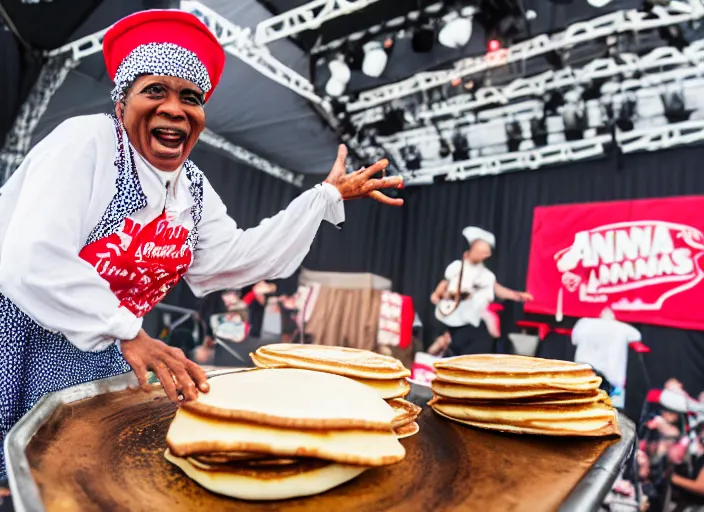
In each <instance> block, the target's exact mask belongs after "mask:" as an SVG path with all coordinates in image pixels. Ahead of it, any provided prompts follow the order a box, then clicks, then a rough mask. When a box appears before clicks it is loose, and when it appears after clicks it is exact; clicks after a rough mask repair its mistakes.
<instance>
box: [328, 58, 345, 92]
mask: <svg viewBox="0 0 704 512" xmlns="http://www.w3.org/2000/svg"><path fill="white" fill-rule="evenodd" d="M343 59H344V57H343V56H342V55H338V57H337V58H335V59H334V60H332V61H330V63H329V64H328V69H329V70H330V80H328V83H327V84H325V92H326V93H327V95H328V96H332V97H337V96H342V94H343V93H344V92H345V88H346V87H347V84H348V83H349V81H350V78H351V77H352V72H351V71H350V68H349V66H347V64H346V63H345V62H344V60H343Z"/></svg>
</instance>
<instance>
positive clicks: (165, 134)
mask: <svg viewBox="0 0 704 512" xmlns="http://www.w3.org/2000/svg"><path fill="white" fill-rule="evenodd" d="M115 114H116V115H117V118H118V119H119V120H120V121H122V124H123V125H124V127H125V129H126V130H127V133H129V134H130V142H131V143H132V146H133V147H134V148H135V150H136V151H137V152H138V153H139V154H141V155H143V156H144V157H145V158H146V159H147V160H149V161H150V162H153V163H154V165H156V166H157V167H158V168H160V169H163V170H165V171H173V170H176V169H177V168H178V167H179V166H180V165H181V164H182V163H183V160H184V159H185V156H186V155H188V154H189V153H190V152H191V150H192V149H193V146H195V144H196V142H197V141H198V137H199V135H200V134H201V132H202V131H203V128H205V110H204V109H203V91H201V90H200V89H198V88H197V87H195V86H194V85H193V83H191V82H189V81H188V80H184V79H183V78H177V77H168V76H151V75H143V76H140V77H139V78H137V79H136V80H135V81H134V83H133V84H132V85H131V86H130V87H129V88H128V89H127V91H125V93H124V98H123V99H121V100H120V101H119V102H118V103H117V104H116V105H115Z"/></svg>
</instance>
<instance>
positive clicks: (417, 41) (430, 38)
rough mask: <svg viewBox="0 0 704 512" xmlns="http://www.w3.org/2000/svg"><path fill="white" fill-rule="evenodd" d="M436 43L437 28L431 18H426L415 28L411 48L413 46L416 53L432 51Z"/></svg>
mask: <svg viewBox="0 0 704 512" xmlns="http://www.w3.org/2000/svg"><path fill="white" fill-rule="evenodd" d="M434 45H435V28H434V26H433V24H432V22H431V21H430V20H425V21H424V22H421V23H420V25H419V26H418V27H417V28H416V29H415V30H413V37H412V38H411V48H413V51H414V52H416V53H428V52H430V51H432V49H433V46H434Z"/></svg>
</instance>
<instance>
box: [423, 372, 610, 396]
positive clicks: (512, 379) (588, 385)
mask: <svg viewBox="0 0 704 512" xmlns="http://www.w3.org/2000/svg"><path fill="white" fill-rule="evenodd" d="M434 380H438V381H441V382H447V383H450V384H460V385H466V386H470V387H472V388H485V389H486V388H488V389H494V390H503V391H508V390H512V389H518V390H535V391H539V390H560V391H573V392H588V391H593V390H596V389H598V388H599V386H600V385H601V377H597V376H595V375H594V374H592V375H591V376H581V375H580V376H575V377H573V378H571V377H563V376H561V375H548V374H542V375H533V376H523V375H507V374H506V375H505V374H497V375H488V374H487V375H478V374H470V373H467V372H462V371H457V370H438V371H437V373H436V377H435V379H434Z"/></svg>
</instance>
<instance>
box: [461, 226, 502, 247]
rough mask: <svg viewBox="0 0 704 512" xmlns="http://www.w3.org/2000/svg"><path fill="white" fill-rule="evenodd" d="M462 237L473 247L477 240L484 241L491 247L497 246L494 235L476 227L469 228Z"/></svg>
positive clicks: (464, 230) (463, 231)
mask: <svg viewBox="0 0 704 512" xmlns="http://www.w3.org/2000/svg"><path fill="white" fill-rule="evenodd" d="M462 235H463V236H464V237H465V238H466V239H467V243H468V244H469V245H472V244H473V243H474V242H476V241H477V240H483V241H484V242H486V243H488V244H489V245H490V246H491V247H494V246H495V245H496V237H494V234H493V233H489V232H488V231H486V230H484V229H482V228H478V227H476V226H467V227H466V228H464V229H463V230H462Z"/></svg>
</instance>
